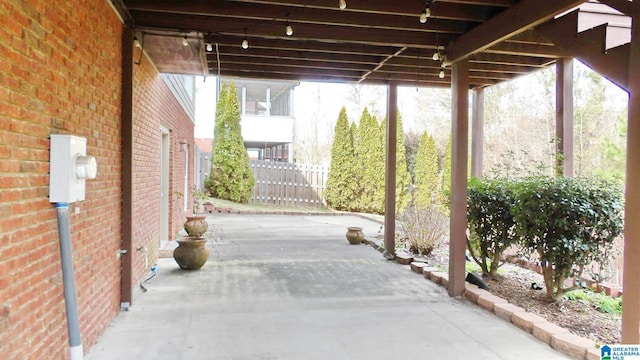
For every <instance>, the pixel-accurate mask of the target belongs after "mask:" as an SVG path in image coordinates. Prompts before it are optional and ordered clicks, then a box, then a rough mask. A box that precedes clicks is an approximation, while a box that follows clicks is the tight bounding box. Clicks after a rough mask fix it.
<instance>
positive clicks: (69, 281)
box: [56, 203, 84, 360]
mask: <svg viewBox="0 0 640 360" xmlns="http://www.w3.org/2000/svg"><path fill="white" fill-rule="evenodd" d="M56 210H57V212H58V236H59V237H60V258H61V260H62V285H63V288H64V305H65V308H66V311H67V330H68V332H69V346H70V347H69V353H70V356H71V360H82V359H83V357H84V354H83V351H82V340H81V338H80V322H79V321H78V319H79V317H78V304H77V301H76V283H75V278H74V274H73V257H72V256H71V230H70V227H69V204H67V203H56Z"/></svg>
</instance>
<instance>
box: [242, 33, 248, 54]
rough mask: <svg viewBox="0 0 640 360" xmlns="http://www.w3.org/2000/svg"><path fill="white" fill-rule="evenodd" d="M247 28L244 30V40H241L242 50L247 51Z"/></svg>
mask: <svg viewBox="0 0 640 360" xmlns="http://www.w3.org/2000/svg"><path fill="white" fill-rule="evenodd" d="M247 30H248V29H247V28H244V40H242V48H243V49H245V50H247V49H248V48H249V41H248V40H247Z"/></svg>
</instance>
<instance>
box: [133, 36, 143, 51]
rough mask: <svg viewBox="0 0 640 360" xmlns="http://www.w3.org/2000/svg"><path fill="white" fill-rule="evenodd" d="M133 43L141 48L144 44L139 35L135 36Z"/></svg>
mask: <svg viewBox="0 0 640 360" xmlns="http://www.w3.org/2000/svg"><path fill="white" fill-rule="evenodd" d="M133 44H134V45H135V46H136V47H137V48H138V49H139V48H141V47H142V45H141V44H140V40H138V38H137V37H135V36H134V37H133Z"/></svg>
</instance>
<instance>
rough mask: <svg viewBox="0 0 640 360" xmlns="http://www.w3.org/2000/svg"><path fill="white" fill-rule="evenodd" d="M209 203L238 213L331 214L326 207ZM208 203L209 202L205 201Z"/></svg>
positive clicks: (223, 201)
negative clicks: (285, 212) (290, 212)
mask: <svg viewBox="0 0 640 360" xmlns="http://www.w3.org/2000/svg"><path fill="white" fill-rule="evenodd" d="M208 201H209V202H211V203H212V204H213V206H214V207H219V208H225V209H227V208H229V209H233V210H237V211H256V212H261V211H265V212H270V211H292V212H309V213H330V212H331V210H329V209H327V208H326V207H310V206H306V207H305V206H282V205H271V204H253V203H248V204H239V203H235V202H233V201H228V200H222V199H215V198H209V199H208ZM205 202H207V201H205Z"/></svg>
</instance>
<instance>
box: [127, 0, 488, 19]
mask: <svg viewBox="0 0 640 360" xmlns="http://www.w3.org/2000/svg"><path fill="white" fill-rule="evenodd" d="M166 1H169V0H166ZM200 1H202V0H200ZM229 1H230V2H237V3H243V4H270V5H281V6H286V7H289V8H294V7H303V8H312V9H329V10H334V11H339V12H342V14H341V15H340V17H348V16H353V15H354V14H357V13H374V14H393V15H404V16H413V17H414V18H415V21H416V23H419V22H418V19H419V17H420V13H421V12H422V10H423V8H424V2H423V1H416V0H395V1H388V0H348V2H347V8H346V9H344V10H340V9H339V8H338V2H337V1H336V0H314V1H309V0H229ZM130 2H133V1H128V3H130ZM135 2H147V3H153V2H154V1H153V0H135ZM431 13H432V17H433V18H437V19H448V20H462V21H473V22H483V21H486V20H487V19H488V18H489V16H490V15H491V14H489V13H487V11H486V9H485V8H483V7H482V6H476V5H468V4H450V3H446V2H439V1H438V2H436V3H434V4H433V5H432V12H431Z"/></svg>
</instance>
